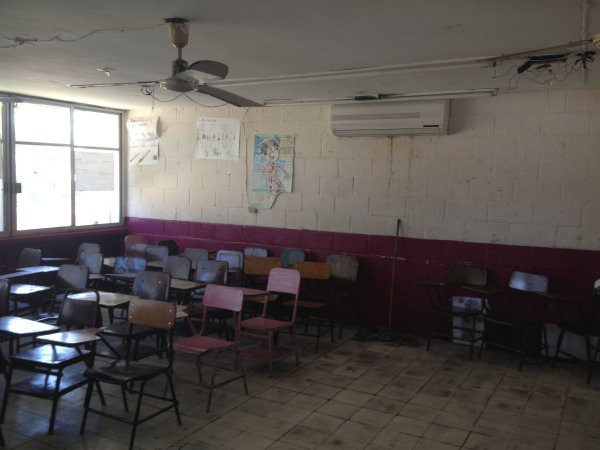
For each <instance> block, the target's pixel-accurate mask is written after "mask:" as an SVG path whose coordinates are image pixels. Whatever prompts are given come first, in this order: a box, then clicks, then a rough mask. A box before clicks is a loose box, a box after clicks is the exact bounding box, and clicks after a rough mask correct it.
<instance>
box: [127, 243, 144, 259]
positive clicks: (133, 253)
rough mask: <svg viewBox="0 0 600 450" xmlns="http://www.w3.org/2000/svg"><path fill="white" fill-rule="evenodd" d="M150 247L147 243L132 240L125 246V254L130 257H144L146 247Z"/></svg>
mask: <svg viewBox="0 0 600 450" xmlns="http://www.w3.org/2000/svg"><path fill="white" fill-rule="evenodd" d="M147 247H150V246H149V245H148V244H142V243H139V242H134V243H133V244H130V245H128V246H127V247H126V248H125V256H130V257H132V258H144V259H145V258H146V248H147Z"/></svg>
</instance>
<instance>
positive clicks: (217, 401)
mask: <svg viewBox="0 0 600 450" xmlns="http://www.w3.org/2000/svg"><path fill="white" fill-rule="evenodd" d="M350 335H351V332H350V330H349V331H348V332H346V336H347V338H346V339H345V340H342V341H336V343H335V344H333V345H331V344H324V345H323V348H322V351H321V353H320V354H319V355H315V354H314V353H313V352H312V351H313V348H314V347H313V342H312V341H304V342H303V344H305V345H304V346H303V352H302V358H301V365H300V367H299V368H296V367H295V365H294V363H293V358H288V359H287V360H285V361H283V362H281V363H278V364H276V366H275V367H276V370H275V373H274V376H273V378H272V379H269V378H268V376H267V375H266V372H265V366H264V365H263V364H262V363H260V362H256V361H250V360H248V361H247V363H246V366H247V369H248V373H249V379H248V387H249V390H250V395H248V396H245V395H244V394H243V390H242V385H241V382H234V383H231V384H229V385H227V386H225V387H223V388H221V389H220V390H219V391H217V394H216V396H215V397H214V400H213V407H212V409H211V412H210V413H208V414H207V413H206V412H205V408H206V398H207V397H206V390H205V389H204V388H202V387H200V386H199V385H198V384H197V383H196V368H195V364H194V360H193V359H191V358H188V357H185V356H183V355H177V357H176V363H175V379H176V390H177V394H178V397H179V400H180V405H181V406H180V408H181V412H182V420H183V424H182V425H181V426H179V425H177V422H176V420H175V417H174V414H173V413H172V412H167V413H165V414H162V415H161V416H158V417H156V418H154V419H152V420H151V421H149V422H147V423H145V424H144V425H142V426H141V427H140V429H139V431H138V435H137V436H138V437H137V439H136V448H143V449H163V448H173V449H190V450H191V449H207V448H226V449H264V448H269V449H295V448H323V449H325V448H340V449H363V448H368V449H384V448H399V449H440V450H441V449H455V448H468V449H490V450H491V449H494V450H495V449H553V448H555V449H565V450H571V449H600V414H598V411H600V373H598V375H597V377H596V380H595V381H594V380H593V381H592V384H591V385H586V384H585V369H584V368H583V367H580V366H578V365H575V364H570V363H563V364H560V365H559V367H557V368H554V369H552V368H551V367H549V366H547V365H541V366H526V367H525V368H524V369H523V371H522V372H519V371H518V370H517V369H516V367H517V364H516V360H515V359H514V357H513V356H512V355H507V354H503V353H497V352H492V351H489V352H485V354H484V357H483V358H482V360H481V361H469V360H468V358H467V352H466V351H465V349H464V348H462V347H459V346H453V345H452V344H449V343H444V342H441V341H436V342H434V345H433V346H432V350H431V352H426V351H425V348H424V346H423V345H422V346H420V347H417V348H408V347H392V346H388V345H385V344H381V343H368V342H357V341H353V340H350V339H348V338H349V337H350ZM155 387H156V388H157V389H158V390H159V391H161V390H162V388H163V387H164V382H162V381H161V383H158V384H157V385H156V386H155ZM106 394H107V401H108V406H107V408H110V409H111V410H113V411H120V410H122V403H121V399H120V397H119V395H118V392H115V391H110V390H107V391H106ZM82 397H83V390H81V389H80V390H78V391H75V392H73V393H71V394H69V395H67V396H65V397H64V398H63V399H62V400H61V403H60V405H59V411H58V416H57V417H58V418H57V425H56V431H55V434H54V435H52V436H50V435H48V434H46V431H47V425H48V419H47V417H48V413H49V409H50V403H49V402H48V401H45V400H37V399H33V398H29V397H22V396H21V397H19V396H14V397H12V398H11V400H10V406H9V411H8V416H7V419H6V421H5V423H4V425H3V426H2V428H3V431H4V436H5V438H6V441H7V445H8V447H10V448H18V449H20V450H26V449H50V448H67V449H121V448H127V443H128V438H129V430H130V428H129V427H128V426H126V425H123V424H121V423H119V422H115V421H112V420H110V419H106V418H99V417H97V416H90V419H89V420H88V427H87V431H86V433H85V435H84V436H83V437H80V436H79V434H78V429H79V424H80V420H81V414H82V407H81V405H82ZM153 403H154V402H148V407H147V408H148V410H149V409H151V408H152V407H153Z"/></svg>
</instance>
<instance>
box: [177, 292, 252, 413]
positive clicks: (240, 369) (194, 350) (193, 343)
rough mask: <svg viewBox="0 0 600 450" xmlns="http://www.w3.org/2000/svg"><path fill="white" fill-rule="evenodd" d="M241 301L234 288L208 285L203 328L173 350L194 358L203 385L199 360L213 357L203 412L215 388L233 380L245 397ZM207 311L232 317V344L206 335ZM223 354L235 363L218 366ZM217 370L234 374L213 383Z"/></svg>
mask: <svg viewBox="0 0 600 450" xmlns="http://www.w3.org/2000/svg"><path fill="white" fill-rule="evenodd" d="M243 301H244V292H243V291H242V290H241V289H239V288H235V287H230V286H220V285H217V284H209V285H208V286H206V290H205V292H204V298H203V300H202V318H203V320H202V329H201V330H200V333H199V334H197V335H195V336H191V337H187V338H183V339H177V340H176V341H175V342H174V344H173V348H174V350H175V352H180V353H186V354H190V355H195V356H196V363H197V366H198V378H199V380H200V383H201V384H202V368H201V366H202V357H204V356H206V355H208V354H212V355H213V361H212V372H211V379H210V384H209V385H208V389H209V391H208V403H207V406H206V412H209V411H210V405H211V401H212V396H213V390H214V389H215V388H217V387H220V386H223V385H225V384H228V383H231V382H233V381H236V380H239V379H242V380H243V385H244V393H245V394H246V395H248V384H247V381H246V371H245V370H244V365H243V362H242V356H241V352H240V345H239V344H240V336H241V328H240V323H241V311H242V304H243ZM210 311H213V312H214V311H217V312H226V313H229V315H230V317H231V324H232V328H233V341H229V340H224V339H217V338H213V337H210V336H207V330H208V326H207V324H208V321H209V318H210ZM226 351H233V352H235V362H234V365H233V367H228V366H224V365H221V364H220V363H219V357H220V356H221V354H223V353H224V352H226ZM219 369H224V370H228V371H230V372H233V373H235V374H236V375H235V376H233V377H230V378H227V379H225V380H223V381H221V382H220V383H218V384H215V377H216V376H217V372H218V370H219Z"/></svg>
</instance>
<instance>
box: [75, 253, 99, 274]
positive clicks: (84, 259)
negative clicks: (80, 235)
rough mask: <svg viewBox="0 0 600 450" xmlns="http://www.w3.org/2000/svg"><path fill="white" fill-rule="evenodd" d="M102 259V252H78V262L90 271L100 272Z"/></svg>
mask: <svg viewBox="0 0 600 450" xmlns="http://www.w3.org/2000/svg"><path fill="white" fill-rule="evenodd" d="M103 260H104V256H103V255H102V253H89V252H81V253H79V264H81V265H83V266H85V267H87V268H88V270H89V271H90V273H100V272H102V261H103Z"/></svg>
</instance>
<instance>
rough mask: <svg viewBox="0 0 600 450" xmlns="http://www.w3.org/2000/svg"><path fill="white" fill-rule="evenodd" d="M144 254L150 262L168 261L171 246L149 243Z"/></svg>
mask: <svg viewBox="0 0 600 450" xmlns="http://www.w3.org/2000/svg"><path fill="white" fill-rule="evenodd" d="M144 256H145V258H146V261H148V262H150V261H166V260H167V258H168V256H169V248H168V247H164V246H162V245H148V246H146V250H145V254H144Z"/></svg>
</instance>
